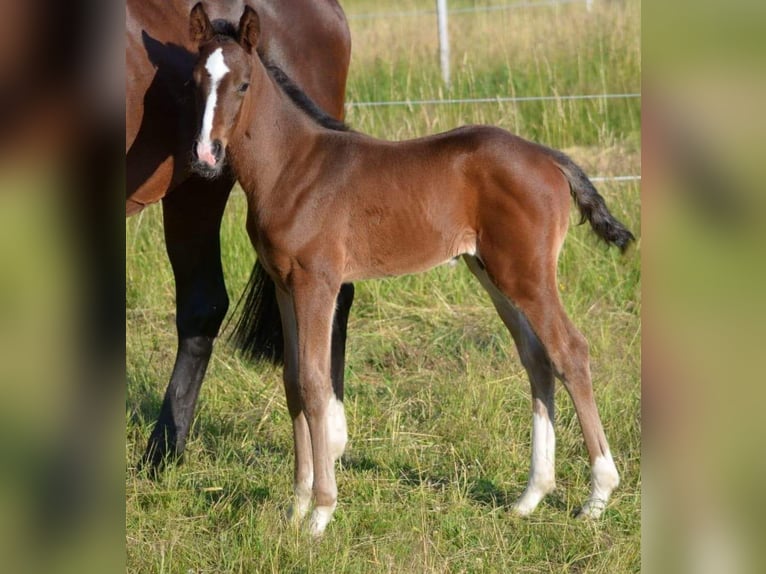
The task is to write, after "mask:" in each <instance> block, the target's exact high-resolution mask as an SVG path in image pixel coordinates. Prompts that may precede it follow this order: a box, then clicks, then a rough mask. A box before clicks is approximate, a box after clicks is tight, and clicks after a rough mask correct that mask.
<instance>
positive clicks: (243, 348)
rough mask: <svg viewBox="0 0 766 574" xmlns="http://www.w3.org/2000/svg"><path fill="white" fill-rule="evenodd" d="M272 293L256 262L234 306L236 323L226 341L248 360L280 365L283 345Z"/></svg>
mask: <svg viewBox="0 0 766 574" xmlns="http://www.w3.org/2000/svg"><path fill="white" fill-rule="evenodd" d="M275 289H276V288H275V286H274V281H272V280H271V277H269V276H268V275H267V273H266V270H265V269H264V268H263V266H262V265H261V264H260V263H259V262H258V261H256V262H255V265H253V271H252V273H250V279H249V280H248V282H247V286H246V287H245V292H244V293H243V294H242V297H241V298H240V300H239V302H238V303H237V309H236V313H239V319H238V320H237V324H236V325H235V326H234V331H233V332H232V334H231V337H230V341H231V342H232V343H234V346H235V347H236V348H237V349H238V350H239V351H240V352H241V353H242V354H243V355H244V356H245V357H246V358H248V359H250V360H254V361H259V360H260V361H270V362H272V363H274V364H275V365H280V364H282V363H283V362H284V341H283V339H282V320H281V319H280V317H279V305H278V304H277V294H276V290H275Z"/></svg>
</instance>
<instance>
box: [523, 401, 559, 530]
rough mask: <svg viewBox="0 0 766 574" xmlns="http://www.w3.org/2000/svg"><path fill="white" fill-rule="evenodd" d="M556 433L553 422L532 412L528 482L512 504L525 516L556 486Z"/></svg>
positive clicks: (545, 416)
mask: <svg viewBox="0 0 766 574" xmlns="http://www.w3.org/2000/svg"><path fill="white" fill-rule="evenodd" d="M555 458H556V435H555V432H554V430H553V423H552V422H551V421H550V419H549V418H548V417H547V415H542V414H540V413H538V412H534V413H532V464H531V467H530V470H529V483H528V484H527V488H526V490H524V494H522V495H521V498H519V500H518V501H516V503H515V504H514V510H515V511H516V512H517V513H518V514H521V515H522V516H526V515H527V514H530V513H531V512H532V511H533V510H534V509H535V508H536V507H537V505H538V504H539V503H540V501H541V500H542V499H543V497H544V496H545V495H546V494H548V493H549V492H550V491H551V490H553V489H554V488H555V486H556V470H555Z"/></svg>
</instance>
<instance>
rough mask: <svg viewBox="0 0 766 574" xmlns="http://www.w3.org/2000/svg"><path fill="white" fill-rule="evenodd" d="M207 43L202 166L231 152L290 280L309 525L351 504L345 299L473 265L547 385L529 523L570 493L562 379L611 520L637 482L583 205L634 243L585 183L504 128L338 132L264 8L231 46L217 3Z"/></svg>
mask: <svg viewBox="0 0 766 574" xmlns="http://www.w3.org/2000/svg"><path fill="white" fill-rule="evenodd" d="M191 30H192V35H193V37H194V39H195V41H197V42H198V43H199V59H198V62H197V65H196V67H195V69H194V80H195V82H196V86H197V93H198V96H199V106H200V112H201V123H200V125H201V126H202V127H201V131H200V133H199V137H198V139H197V143H196V149H195V152H194V155H195V158H196V159H195V162H194V163H195V166H196V169H197V170H198V171H200V172H201V173H207V174H214V173H216V172H217V171H219V170H220V169H221V168H222V163H223V153H221V150H226V152H227V153H228V157H229V161H230V163H231V166H232V168H233V169H234V172H235V173H236V175H237V177H238V179H239V181H240V183H241V184H242V187H243V189H244V190H245V193H246V195H247V200H248V206H249V210H248V219H247V229H248V233H249V235H250V238H251V240H252V243H253V246H254V247H255V249H256V251H257V252H258V257H259V258H260V260H261V261H262V263H263V265H264V267H265V268H266V270H267V272H268V273H269V274H270V275H271V277H273V279H274V281H275V283H276V285H277V291H278V300H279V306H280V313H281V316H282V323H283V326H284V333H285V341H284V342H285V369H284V384H285V391H286V394H287V404H288V408H289V410H290V415H291V417H292V421H293V436H294V441H295V474H294V481H295V482H294V493H295V498H294V504H293V507H292V509H291V514H292V517H293V518H294V519H296V520H299V519H301V518H302V517H304V516H305V515H306V513H307V512H308V511H309V508H310V505H311V501H312V495H313V502H314V510H313V513H312V515H311V520H310V530H311V532H312V533H313V534H315V535H317V534H320V533H322V531H323V530H324V529H325V527H326V526H327V523H328V522H329V521H330V519H331V517H332V513H333V511H334V510H335V506H336V501H337V488H336V483H335V470H334V462H335V460H336V459H337V458H338V457H339V456H340V455H341V454H342V453H343V450H344V448H345V445H346V421H345V415H344V411H343V403H342V399H343V397H336V396H334V394H333V391H332V387H331V383H330V344H331V327H332V321H333V314H334V312H335V307H334V305H335V294H336V293H337V292H338V289H339V288H340V286H341V285H342V284H343V283H346V282H350V281H358V280H360V279H371V278H375V277H385V276H391V275H403V274H406V273H416V272H419V271H425V270H426V269H429V268H431V267H434V266H435V265H439V264H441V263H444V262H446V261H449V260H450V259H452V258H454V257H457V256H462V257H463V259H464V260H465V262H466V263H467V264H468V267H469V268H470V270H471V272H473V274H474V275H476V277H477V278H478V279H479V281H480V282H481V284H482V286H483V287H484V288H485V289H486V290H487V292H488V293H489V295H490V297H491V299H492V302H493V304H494V306H495V308H496V309H497V312H498V314H499V315H500V317H501V319H502V320H503V322H504V323H505V325H506V327H507V328H508V330H509V331H510V333H511V335H512V337H513V339H514V341H515V343H516V346H517V347H518V349H519V354H520V356H521V361H522V363H523V365H524V367H525V369H526V371H527V373H528V375H529V379H530V381H531V384H532V397H533V410H532V463H531V470H530V475H529V483H528V486H527V488H526V490H525V491H524V493H523V494H522V496H521V498H520V499H519V500H518V501H517V502H516V503H515V505H514V509H515V511H516V512H518V513H519V514H522V515H525V514H529V513H530V512H532V511H533V510H534V509H535V507H536V506H537V505H538V503H539V502H540V500H541V499H542V498H543V497H544V496H545V495H546V494H547V493H549V492H550V491H551V490H552V489H553V488H554V485H555V480H554V447H555V438H554V430H553V418H554V404H553V403H554V401H553V399H554V377H558V378H559V379H561V381H563V383H564V385H565V387H566V389H567V391H568V392H569V394H570V396H571V397H572V400H573V401H574V405H575V409H576V411H577V416H578V418H579V420H580V425H581V427H582V431H583V435H584V438H585V444H586V446H587V449H588V454H589V456H590V462H591V467H592V488H591V493H590V496H589V497H588V499H587V500H586V502H585V504H584V505H583V507H582V510H581V511H580V512H581V514H582V515H583V516H589V517H598V516H599V515H600V514H601V512H602V511H603V509H604V507H605V505H606V502H607V500H608V498H609V495H610V494H611V492H612V490H613V489H614V488H615V487H616V486H617V484H618V482H619V477H618V474H617V470H616V468H615V465H614V462H613V461H612V455H611V454H610V452H609V445H608V444H607V440H606V437H605V436H604V431H603V429H602V426H601V421H600V419H599V415H598V411H597V409H596V404H595V402H594V399H593V389H592V386H591V377H590V367H589V359H588V345H587V342H586V341H585V339H584V338H583V336H582V335H581V334H580V333H579V332H578V331H577V329H575V327H574V326H573V325H572V323H571V322H570V320H569V318H568V317H567V315H566V314H565V312H564V309H563V307H562V305H561V302H560V300H559V297H558V292H557V289H556V264H557V259H558V255H559V251H560V249H561V245H562V243H563V241H564V236H565V234H566V231H567V226H568V222H569V210H570V195H571V196H572V197H574V200H575V203H576V204H577V206H578V208H579V209H580V212H581V214H582V217H583V219H584V220H587V221H589V222H590V224H591V226H592V227H593V230H594V231H595V232H596V234H597V235H598V236H599V237H601V238H602V239H604V240H605V241H606V242H608V243H611V244H614V245H617V246H618V247H619V248H620V249H623V250H624V249H625V248H626V247H627V245H628V244H629V242H630V241H631V240H632V239H633V235H632V234H631V233H630V232H629V231H628V230H627V229H625V227H623V225H622V224H620V223H619V222H618V221H617V220H616V219H615V218H614V217H613V216H612V215H611V214H610V213H609V211H608V210H607V208H606V205H605V204H604V200H603V198H602V197H601V196H600V195H599V194H598V192H597V191H596V190H595V188H594V187H593V185H592V184H591V182H590V181H589V180H588V178H587V177H586V176H585V175H584V174H583V172H582V171H581V170H580V169H579V168H578V167H577V166H576V165H575V164H574V163H573V162H572V161H571V160H570V159H569V158H568V157H566V156H565V155H564V154H562V153H560V152H557V151H553V150H550V149H548V148H545V147H543V146H540V145H537V144H534V143H530V142H527V141H525V140H523V139H521V138H519V137H517V136H514V135H512V134H510V133H508V132H506V131H503V130H501V129H497V128H492V127H486V126H472V127H464V128H460V129H456V130H453V131H450V132H447V133H443V134H439V135H435V136H430V137H425V138H421V139H416V140H412V141H405V142H398V143H395V142H386V141H381V140H376V139H373V138H371V137H368V136H365V135H363V134H360V133H356V132H351V131H345V130H344V129H343V126H341V125H332V124H329V123H328V122H327V121H326V120H323V118H322V117H321V112H318V110H316V109H315V108H313V109H312V107H311V104H310V102H307V101H306V98H305V97H303V96H301V95H300V94H298V93H297V88H296V87H295V86H293V85H291V84H290V83H289V81H288V80H286V79H285V77H284V74H281V73H280V72H278V71H270V70H269V69H267V68H266V67H265V66H264V65H263V64H262V63H261V61H260V60H259V59H258V58H250V57H248V53H250V52H252V50H253V49H254V46H256V45H257V41H258V35H259V33H260V24H259V19H258V16H257V14H256V13H255V12H254V11H253V10H251V9H250V8H245V11H244V14H243V15H242V18H241V20H240V22H239V28H238V31H237V33H236V37H229V36H223V35H216V34H215V33H214V31H213V29H212V27H211V26H210V22H209V21H208V19H207V16H206V15H205V12H204V10H203V9H202V8H201V6H200V7H198V8H195V9H194V10H193V11H192V14H191ZM307 111H308V112H313V113H307ZM312 115H313V117H312ZM317 118H318V119H317ZM333 128H334V129H333ZM213 151H215V153H213Z"/></svg>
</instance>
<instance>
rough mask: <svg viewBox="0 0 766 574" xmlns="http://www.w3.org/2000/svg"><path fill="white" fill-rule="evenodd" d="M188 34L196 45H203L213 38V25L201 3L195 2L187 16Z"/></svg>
mask: <svg viewBox="0 0 766 574" xmlns="http://www.w3.org/2000/svg"><path fill="white" fill-rule="evenodd" d="M189 34H190V35H191V39H192V40H193V41H194V42H196V43H197V44H203V43H205V42H207V41H208V40H212V39H213V36H215V33H214V32H213V25H212V24H211V23H210V19H209V18H208V17H207V14H206V13H205V8H204V7H203V6H202V2H197V3H196V4H195V5H194V8H192V11H191V14H189Z"/></svg>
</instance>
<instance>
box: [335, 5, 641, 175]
mask: <svg viewBox="0 0 766 574" xmlns="http://www.w3.org/2000/svg"><path fill="white" fill-rule="evenodd" d="M593 1H594V0H537V1H521V2H514V3H507V4H490V5H487V6H468V7H459V8H452V9H448V10H447V11H448V13H449V14H450V15H452V14H477V13H482V12H484V13H486V12H499V11H505V10H514V9H521V8H538V7H551V6H558V5H566V4H585V5H586V7H587V9H588V10H590V9H591V7H592V5H593ZM436 14H437V11H436V9H421V10H399V11H396V10H389V11H381V12H362V13H356V14H354V13H351V14H347V18H348V19H349V20H371V19H377V18H398V17H410V16H426V15H427V16H435V15H436ZM640 97H641V94H640V93H639V92H630V93H618V94H572V95H563V96H562V95H534V96H494V97H477V98H434V99H420V100H388V101H386V100H381V101H362V102H354V101H351V102H346V109H347V110H351V109H354V108H376V107H398V106H401V107H407V108H410V109H411V108H414V107H417V106H432V105H436V106H439V105H462V104H464V105H480V104H500V103H524V102H562V101H588V100H591V101H593V100H596V101H598V100H601V101H604V100H619V99H623V100H629V99H638V98H640ZM590 179H591V181H593V182H594V183H630V182H636V181H641V176H640V175H618V176H596V177H592V178H590Z"/></svg>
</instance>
